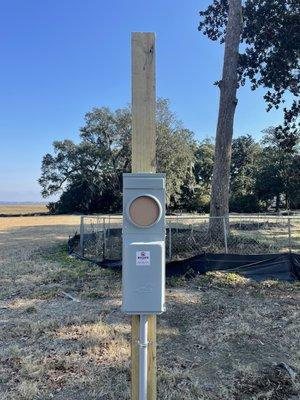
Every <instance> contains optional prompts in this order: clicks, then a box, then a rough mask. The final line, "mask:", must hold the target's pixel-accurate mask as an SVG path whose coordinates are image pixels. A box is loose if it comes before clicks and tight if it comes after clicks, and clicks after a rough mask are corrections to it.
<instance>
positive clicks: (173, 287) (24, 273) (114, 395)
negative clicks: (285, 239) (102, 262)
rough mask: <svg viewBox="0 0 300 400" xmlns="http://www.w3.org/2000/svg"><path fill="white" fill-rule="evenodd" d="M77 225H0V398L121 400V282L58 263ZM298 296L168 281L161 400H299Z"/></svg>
mask: <svg viewBox="0 0 300 400" xmlns="http://www.w3.org/2000/svg"><path fill="white" fill-rule="evenodd" d="M78 224H79V218H78V217H61V216H60V217H26V218H2V219H1V218H0V290H1V297H0V399H1V400H4V399H5V400H19V399H23V400H32V399H57V400H70V399H72V400H85V399H105V400H106V399H107V400H118V399H129V398H130V394H129V393H130V392H129V388H130V359H129V355H130V347H129V339H130V336H129V334H130V326H129V323H130V319H129V318H128V317H127V316H124V315H123V314H122V313H121V312H120V305H121V291H120V289H121V283H120V274H118V273H115V272H113V271H109V270H102V269H100V268H99V267H96V266H94V265H91V264H88V263H86V262H80V261H78V260H75V259H73V258H71V257H69V256H68V255H67V253H66V250H65V249H66V239H67V238H68V236H69V235H71V234H73V233H74V232H75V231H78ZM299 287H300V286H299V283H293V284H289V283H277V282H264V283H260V284H258V283H255V282H250V281H248V280H246V279H243V278H240V277H238V276H237V275H233V274H228V275H222V274H218V273H215V274H210V275H206V276H202V277H197V278H195V279H193V280H186V279H184V278H181V279H172V280H169V281H168V284H167V312H166V313H164V314H163V315H161V316H159V317H158V354H157V362H158V399H159V400H161V399H163V400H169V399H170V400H182V399H185V400H192V399H195V400H196V399H200V400H204V399H205V400H221V399H222V400H231V399H232V400H244V399H245V400H261V399H271V400H272V399H274V400H288V399H290V400H292V399H293V400H296V399H299V398H300V395H299V393H300V392H299V387H300V384H299V371H300V360H299V348H300V347H299ZM64 293H67V294H70V295H72V296H73V298H74V299H75V301H74V300H72V299H70V298H69V297H67V296H66V294H64ZM288 371H289V372H288Z"/></svg>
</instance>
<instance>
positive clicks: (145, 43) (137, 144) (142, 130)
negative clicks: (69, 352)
mask: <svg viewBox="0 0 300 400" xmlns="http://www.w3.org/2000/svg"><path fill="white" fill-rule="evenodd" d="M131 50H132V168H131V169H132V172H156V129H155V111H156V94H155V34H154V33H152V32H147V33H145V32H134V33H132V35H131ZM139 320H140V317H139V316H138V315H134V316H132V321H131V399H132V400H138V384H139V376H138V374H139V350H138V340H139ZM148 340H149V347H148V390H147V393H148V395H147V397H148V400H155V399H156V316H155V315H149V316H148Z"/></svg>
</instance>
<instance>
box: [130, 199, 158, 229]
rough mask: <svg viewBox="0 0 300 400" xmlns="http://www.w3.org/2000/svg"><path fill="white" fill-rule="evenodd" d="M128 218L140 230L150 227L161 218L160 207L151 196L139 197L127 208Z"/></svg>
mask: <svg viewBox="0 0 300 400" xmlns="http://www.w3.org/2000/svg"><path fill="white" fill-rule="evenodd" d="M128 211H129V217H130V219H131V221H132V222H133V223H134V225H137V226H139V227H141V228H146V227H149V226H152V225H153V224H155V222H157V221H158V220H159V218H160V217H161V206H160V204H159V202H158V201H157V200H156V199H155V198H154V197H152V196H139V197H137V198H136V199H134V200H133V201H132V203H131V204H130V206H129V210H128Z"/></svg>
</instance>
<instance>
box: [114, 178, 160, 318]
mask: <svg viewBox="0 0 300 400" xmlns="http://www.w3.org/2000/svg"><path fill="white" fill-rule="evenodd" d="M122 265H123V267H122V281H123V285H122V288H123V304H122V310H123V311H124V312H125V313H128V314H160V313H162V312H163V311H165V174H150V173H132V174H123V261H122Z"/></svg>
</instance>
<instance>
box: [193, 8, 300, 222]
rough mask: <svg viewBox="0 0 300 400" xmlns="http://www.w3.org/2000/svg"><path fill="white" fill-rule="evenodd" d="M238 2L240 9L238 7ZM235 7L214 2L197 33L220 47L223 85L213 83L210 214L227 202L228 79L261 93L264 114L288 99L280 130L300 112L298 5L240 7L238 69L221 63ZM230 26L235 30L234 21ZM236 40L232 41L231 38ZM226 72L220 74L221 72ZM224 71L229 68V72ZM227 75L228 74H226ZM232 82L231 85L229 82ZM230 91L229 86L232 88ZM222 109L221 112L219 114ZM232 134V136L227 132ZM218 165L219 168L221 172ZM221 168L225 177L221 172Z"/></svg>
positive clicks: (229, 62)
mask: <svg viewBox="0 0 300 400" xmlns="http://www.w3.org/2000/svg"><path fill="white" fill-rule="evenodd" d="M238 3H239V4H238ZM240 3H241V1H240V2H237V1H236V2H233V1H232V0H214V1H213V2H212V4H211V5H209V6H208V8H207V9H206V10H204V11H201V12H200V16H201V22H200V24H199V30H200V31H202V32H203V33H204V34H205V35H207V36H208V38H210V39H211V40H214V41H217V40H219V41H220V42H221V43H224V42H225V56H224V69H223V77H222V80H221V81H219V82H216V84H217V85H219V87H220V90H221V98H220V110H219V121H218V128H217V135H216V158H215V160H216V161H215V167H214V168H215V172H214V178H213V179H214V181H213V188H212V206H211V213H212V215H216V214H222V213H226V211H227V203H228V174H227V173H226V171H227V170H228V165H229V163H230V144H231V137H230V134H232V129H231V126H230V128H228V127H227V128H226V126H225V128H224V127H223V128H222V129H221V128H220V126H222V121H221V122H220V120H221V119H223V120H225V121H226V120H227V121H233V115H234V107H233V105H232V101H233V100H232V99H231V100H230V102H228V103H227V107H222V104H223V100H222V99H223V96H224V94H223V93H222V90H223V91H224V90H225V89H224V86H225V87H226V86H227V87H228V84H227V83H226V80H225V79H226V78H227V80H228V79H229V76H236V75H235V74H238V77H239V84H240V85H244V84H245V82H246V81H247V80H248V81H250V83H251V88H252V90H256V89H257V88H258V87H264V88H266V92H265V95H264V99H265V101H266V103H267V110H270V109H271V108H272V107H276V108H278V107H279V105H280V104H281V103H284V101H285V94H286V93H290V94H291V95H292V96H293V98H294V99H293V101H292V106H291V107H290V108H284V116H285V122H284V126H281V127H279V129H281V130H286V132H289V131H290V130H291V129H294V130H296V125H295V121H296V118H297V116H299V112H300V103H299V101H298V100H297V96H298V95H299V92H300V80H299V54H300V52H299V48H300V46H299V25H300V3H299V0H285V1H282V0H268V1H261V0H245V1H243V3H242V14H243V27H242V30H241V33H240V42H241V43H242V46H241V49H242V50H243V51H242V54H240V57H239V64H238V65H237V63H236V60H235V57H231V58H230V57H229V60H228V59H227V62H226V46H228V42H229V40H228V37H229V36H230V35H234V34H237V27H236V26H233V24H232V23H231V21H232V18H233V12H234V9H235V10H237V9H238V7H239V6H240V5H241V4H240ZM235 24H236V25H238V22H237V18H236V19H235ZM235 38H236V36H235ZM226 64H227V72H226V74H224V70H225V69H226ZM228 66H229V67H228ZM228 71H229V72H228ZM232 82H233V80H231V83H232ZM231 87H232V85H231ZM222 110H223V111H222ZM230 131H231V132H230ZM222 165H223V167H222ZM222 168H223V170H224V172H225V173H223V174H222V173H221V171H222Z"/></svg>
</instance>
